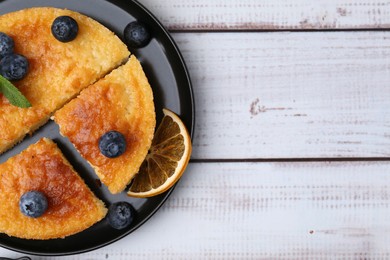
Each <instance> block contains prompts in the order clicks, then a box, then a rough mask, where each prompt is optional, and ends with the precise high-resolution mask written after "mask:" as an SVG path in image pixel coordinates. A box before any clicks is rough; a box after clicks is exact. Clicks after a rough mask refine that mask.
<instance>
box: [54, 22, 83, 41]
mask: <svg viewBox="0 0 390 260" xmlns="http://www.w3.org/2000/svg"><path fill="white" fill-rule="evenodd" d="M78 32H79V26H78V24H77V22H76V20H75V19H73V18H72V17H70V16H59V17H57V18H56V19H54V21H53V24H52V25H51V33H52V34H53V36H54V37H55V38H56V39H57V40H59V41H60V42H70V41H73V40H74V39H75V38H76V36H77V33H78Z"/></svg>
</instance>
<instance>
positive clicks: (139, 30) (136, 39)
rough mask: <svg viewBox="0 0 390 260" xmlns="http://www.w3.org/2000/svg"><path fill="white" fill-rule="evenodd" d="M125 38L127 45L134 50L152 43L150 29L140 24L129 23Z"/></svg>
mask: <svg viewBox="0 0 390 260" xmlns="http://www.w3.org/2000/svg"><path fill="white" fill-rule="evenodd" d="M124 37H125V41H126V43H127V45H129V46H130V47H132V48H141V47H144V46H146V45H147V44H148V43H149V41H150V33H149V31H148V29H147V28H146V27H145V25H143V24H142V23H140V22H131V23H129V24H128V25H127V26H126V27H125V30H124Z"/></svg>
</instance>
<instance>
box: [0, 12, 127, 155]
mask: <svg viewBox="0 0 390 260" xmlns="http://www.w3.org/2000/svg"><path fill="white" fill-rule="evenodd" d="M59 16H70V17H72V18H73V19H74V20H76V21H77V23H78V34H77V37H76V38H75V39H74V40H72V41H70V42H61V41H59V40H57V39H56V38H55V37H54V36H53V35H52V33H51V26H52V23H53V20H55V18H57V17H59ZM0 32H3V33H6V34H7V35H9V36H10V37H11V38H12V39H13V40H14V43H15V52H17V53H19V54H21V55H23V56H25V57H26V58H27V60H28V62H29V69H28V73H27V75H26V76H25V77H24V78H23V79H21V80H19V81H15V82H13V84H14V85H15V86H16V87H17V88H18V89H19V90H20V91H21V92H22V93H23V94H24V96H26V98H27V99H28V100H29V101H30V103H31V104H32V107H29V108H19V107H16V106H13V105H11V104H10V103H9V101H8V100H7V99H6V98H5V97H4V96H3V95H2V94H1V93H0V129H1V131H0V154H1V153H2V152H4V151H6V150H7V149H9V148H11V147H12V146H13V145H15V144H16V143H17V142H19V141H21V140H22V139H23V137H24V136H25V135H26V134H28V133H32V132H33V131H34V130H36V129H37V128H39V127H40V126H41V125H43V124H45V123H46V122H47V121H48V119H49V118H50V116H51V115H52V114H53V112H54V111H56V110H57V109H58V108H60V107H62V106H63V105H64V104H65V103H66V102H68V101H69V100H70V99H72V98H74V97H75V96H76V95H77V94H78V93H79V92H80V91H81V90H82V89H84V88H85V87H87V86H89V85H91V84H92V83H94V82H96V81H97V80H99V79H100V78H102V77H104V76H105V75H106V74H107V73H109V72H110V71H111V70H113V69H114V68H116V67H118V66H119V65H121V64H123V63H124V62H125V61H126V60H127V59H128V57H129V55H130V53H129V51H128V49H127V46H126V45H125V44H124V43H123V42H122V41H121V40H120V39H119V38H118V37H117V36H116V35H115V34H114V33H113V32H111V31H110V30H109V29H107V28H106V27H104V26H103V25H101V24H100V23H98V22H97V21H95V20H93V19H91V18H89V17H87V16H85V15H82V14H80V13H77V12H74V11H70V10H63V9H57V8H50V7H37V8H29V9H24V10H20V11H16V12H12V13H8V14H5V15H2V16H0Z"/></svg>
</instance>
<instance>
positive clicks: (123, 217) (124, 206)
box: [107, 201, 135, 229]
mask: <svg viewBox="0 0 390 260" xmlns="http://www.w3.org/2000/svg"><path fill="white" fill-rule="evenodd" d="M134 215H135V210H134V209H133V207H132V206H131V205H130V204H129V203H127V202H124V201H121V202H116V203H114V204H111V206H110V207H109V208H108V214H107V219H108V223H109V224H110V225H111V227H113V228H115V229H124V228H126V227H128V226H130V224H131V223H132V222H133V219H134Z"/></svg>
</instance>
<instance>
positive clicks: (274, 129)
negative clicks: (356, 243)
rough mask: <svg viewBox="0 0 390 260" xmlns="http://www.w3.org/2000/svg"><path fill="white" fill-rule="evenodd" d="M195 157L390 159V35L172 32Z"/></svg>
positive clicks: (366, 33) (364, 33)
mask: <svg viewBox="0 0 390 260" xmlns="http://www.w3.org/2000/svg"><path fill="white" fill-rule="evenodd" d="M173 36H174V38H175V39H176V41H177V43H178V45H179V47H180V49H181V51H182V53H183V55H184V58H185V61H186V63H187V65H188V68H189V71H190V74H191V77H192V80H193V84H194V93H195V101H196V102H195V103H196V127H195V129H196V131H195V139H194V149H193V156H192V158H193V159H212V158H224V159H226V158H228V159H229V158H340V157H389V156H390V113H389V108H390V47H389V46H390V45H389V43H390V32H326V33H306V32H300V33H287V32H284V33H283V32H275V33H214V34H213V33H193V34H186V33H175V34H173Z"/></svg>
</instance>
